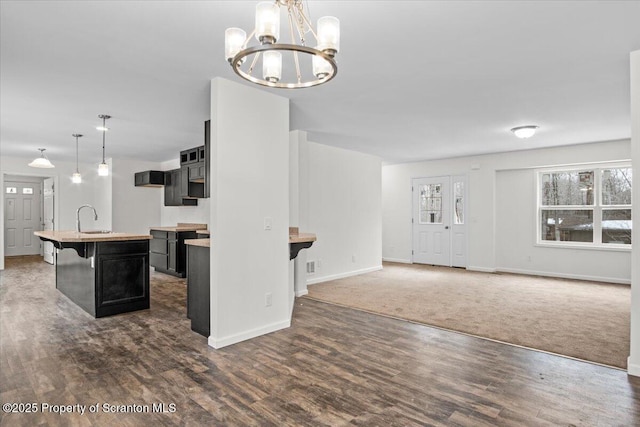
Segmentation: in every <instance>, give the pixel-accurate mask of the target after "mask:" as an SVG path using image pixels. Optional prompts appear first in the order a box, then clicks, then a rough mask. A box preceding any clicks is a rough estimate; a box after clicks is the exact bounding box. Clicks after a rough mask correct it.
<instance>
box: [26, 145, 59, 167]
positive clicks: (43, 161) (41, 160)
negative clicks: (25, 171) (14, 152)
mask: <svg viewBox="0 0 640 427" xmlns="http://www.w3.org/2000/svg"><path fill="white" fill-rule="evenodd" d="M38 150H40V157H37V158H36V159H35V160H34V161H32V162H31V163H29V166H31V167H32V168H46V169H51V168H55V166H54V165H53V163H51V161H49V159H47V156H45V155H44V152H45V150H46V148H38Z"/></svg>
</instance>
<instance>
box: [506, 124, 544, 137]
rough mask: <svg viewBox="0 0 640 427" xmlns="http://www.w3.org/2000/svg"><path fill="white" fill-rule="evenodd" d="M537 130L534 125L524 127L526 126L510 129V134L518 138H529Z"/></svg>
mask: <svg viewBox="0 0 640 427" xmlns="http://www.w3.org/2000/svg"><path fill="white" fill-rule="evenodd" d="M537 129H538V126H536V125H526V126H518V127H515V128H513V129H511V132H513V133H514V134H515V136H517V137H518V138H531V137H532V136H533V135H534V134H535V133H536V130H537Z"/></svg>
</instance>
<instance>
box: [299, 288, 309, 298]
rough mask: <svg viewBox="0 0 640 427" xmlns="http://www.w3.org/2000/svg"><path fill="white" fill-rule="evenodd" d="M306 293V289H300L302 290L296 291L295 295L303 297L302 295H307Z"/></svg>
mask: <svg viewBox="0 0 640 427" xmlns="http://www.w3.org/2000/svg"><path fill="white" fill-rule="evenodd" d="M308 293H309V291H308V290H306V289H302V290H299V291H296V296H297V297H303V296H305V295H307V294H308Z"/></svg>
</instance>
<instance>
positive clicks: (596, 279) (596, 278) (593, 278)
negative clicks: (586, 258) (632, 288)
mask: <svg viewBox="0 0 640 427" xmlns="http://www.w3.org/2000/svg"><path fill="white" fill-rule="evenodd" d="M496 271H500V272H503V273H515V274H526V275H529V276H544V277H558V278H561V279H576V280H589V281H594V282H607V283H618V284H622V285H630V284H631V279H619V278H615V277H602V276H585V275H581V274H568V273H555V272H549V271H537V270H524V269H520V268H505V267H498V268H496Z"/></svg>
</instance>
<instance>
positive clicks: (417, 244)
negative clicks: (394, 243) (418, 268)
mask: <svg viewBox="0 0 640 427" xmlns="http://www.w3.org/2000/svg"><path fill="white" fill-rule="evenodd" d="M465 184H466V177H464V176H454V177H451V176H441V177H432V178H415V179H413V182H412V194H413V219H412V221H413V250H412V253H413V256H412V261H413V262H414V263H418V264H432V265H443V266H448V267H451V266H454V267H466V232H465V230H466V226H465V205H466V203H465V202H466V185H465Z"/></svg>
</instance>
